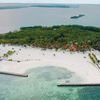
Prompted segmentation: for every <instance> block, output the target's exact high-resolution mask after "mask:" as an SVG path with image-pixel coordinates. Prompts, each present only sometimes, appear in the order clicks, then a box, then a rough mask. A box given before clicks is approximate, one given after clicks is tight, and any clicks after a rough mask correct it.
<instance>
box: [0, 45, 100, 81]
mask: <svg viewBox="0 0 100 100" xmlns="http://www.w3.org/2000/svg"><path fill="white" fill-rule="evenodd" d="M12 48H13V49H14V50H15V51H16V52H15V53H14V54H13V55H11V56H9V57H8V58H9V59H13V61H6V60H2V61H0V71H6V72H15V73H20V74H23V73H25V72H26V71H27V70H29V69H32V68H36V67H43V66H55V67H62V68H67V69H68V70H69V71H71V72H74V73H76V74H77V75H78V76H79V77H81V79H82V82H85V83H100V70H98V69H97V68H96V67H94V66H93V64H91V63H90V62H91V61H90V59H89V57H88V53H89V52H86V53H84V54H83V53H81V52H80V53H77V52H75V53H72V54H71V53H70V52H68V51H62V50H59V51H55V50H49V49H47V50H41V48H31V47H26V48H25V47H21V46H8V45H6V46H5V47H3V46H2V45H0V56H2V55H3V54H4V53H6V52H7V51H8V50H12ZM93 52H94V53H95V54H96V56H97V57H98V59H100V52H99V51H93ZM17 61H21V62H17Z"/></svg>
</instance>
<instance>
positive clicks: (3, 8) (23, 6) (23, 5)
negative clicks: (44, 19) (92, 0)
mask: <svg viewBox="0 0 100 100" xmlns="http://www.w3.org/2000/svg"><path fill="white" fill-rule="evenodd" d="M27 7H45V8H77V7H79V5H73V4H70V5H67V4H39V3H34V4H30V3H29V4H25V3H23V4H20V3H19V4H18V3H16V4H8V5H7V4H5V5H3V6H2V5H0V9H1V10H5V9H19V8H27Z"/></svg>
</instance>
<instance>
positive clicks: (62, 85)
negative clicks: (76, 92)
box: [57, 83, 100, 87]
mask: <svg viewBox="0 0 100 100" xmlns="http://www.w3.org/2000/svg"><path fill="white" fill-rule="evenodd" d="M57 86H58V87H81V86H100V83H95V84H94V83H83V84H82V83H81V84H70V83H68V84H58V85H57Z"/></svg>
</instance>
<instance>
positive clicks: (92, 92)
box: [0, 67, 100, 100]
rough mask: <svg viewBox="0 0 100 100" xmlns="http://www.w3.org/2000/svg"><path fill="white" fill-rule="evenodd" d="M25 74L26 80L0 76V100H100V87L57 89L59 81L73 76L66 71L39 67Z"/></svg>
mask: <svg viewBox="0 0 100 100" xmlns="http://www.w3.org/2000/svg"><path fill="white" fill-rule="evenodd" d="M27 73H28V74H29V77H28V78H21V77H14V76H6V75H0V100H100V98H99V99H98V97H99V95H100V93H99V91H100V87H87V88H83V87H57V83H58V81H59V80H60V79H69V80H71V79H72V77H73V76H75V73H72V72H70V71H68V70H65V69H62V68H57V67H41V68H36V69H32V70H31V71H28V72H27ZM96 91H98V92H96Z"/></svg>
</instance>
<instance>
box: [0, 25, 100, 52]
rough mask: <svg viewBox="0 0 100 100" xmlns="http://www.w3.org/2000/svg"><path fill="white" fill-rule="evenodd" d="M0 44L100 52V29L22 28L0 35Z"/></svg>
mask: <svg viewBox="0 0 100 100" xmlns="http://www.w3.org/2000/svg"><path fill="white" fill-rule="evenodd" d="M0 44H13V45H29V46H32V47H40V48H49V49H53V48H56V49H65V50H66V49H69V50H70V51H86V50H89V49H90V48H94V49H97V50H100V28H97V27H90V26H80V25H60V26H59V25H58V26H51V27H46V26H34V27H22V28H20V30H19V31H14V32H8V33H6V34H0Z"/></svg>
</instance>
